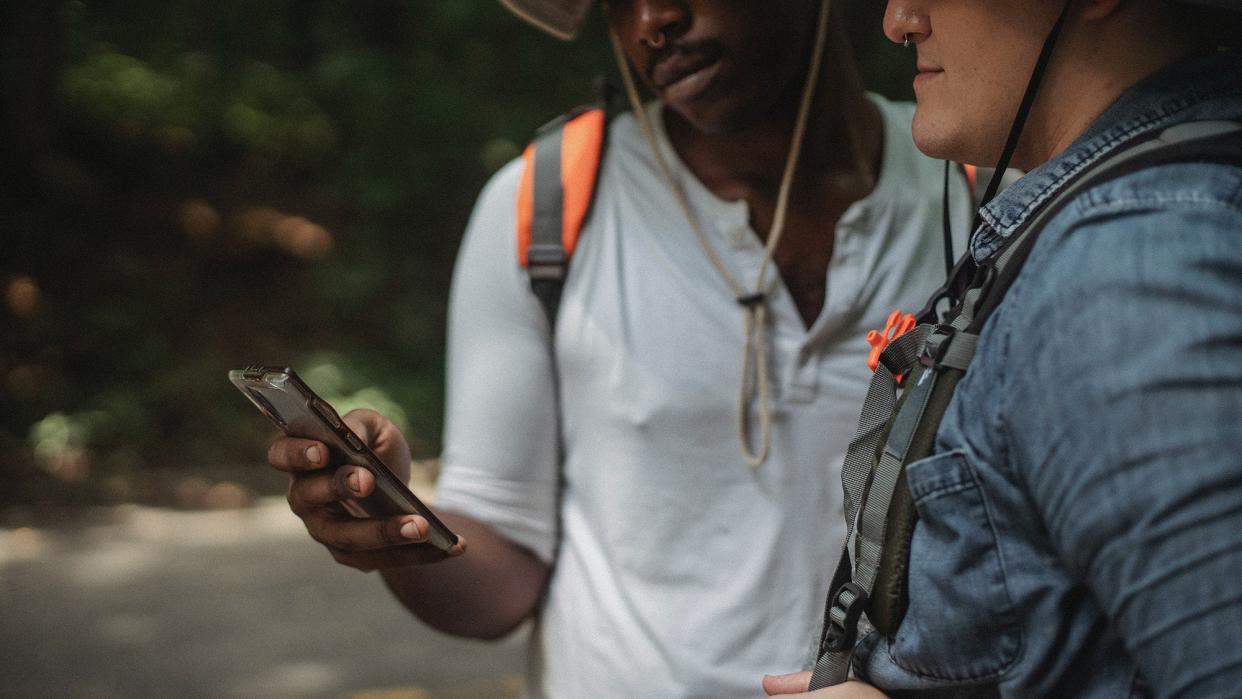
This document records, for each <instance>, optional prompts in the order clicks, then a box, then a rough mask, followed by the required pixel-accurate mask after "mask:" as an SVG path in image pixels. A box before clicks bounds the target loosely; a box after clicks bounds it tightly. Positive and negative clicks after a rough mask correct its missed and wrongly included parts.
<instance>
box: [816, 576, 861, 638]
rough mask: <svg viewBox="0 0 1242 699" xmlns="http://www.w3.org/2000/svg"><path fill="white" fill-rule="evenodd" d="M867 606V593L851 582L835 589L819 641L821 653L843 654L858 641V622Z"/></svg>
mask: <svg viewBox="0 0 1242 699" xmlns="http://www.w3.org/2000/svg"><path fill="white" fill-rule="evenodd" d="M866 606H867V591H866V590H864V589H863V588H862V587H861V586H860V585H859V584H858V583H856V582H854V581H853V580H851V581H849V582H847V583H845V584H844V585H842V586H841V587H839V588H837V592H836V594H834V595H833V596H832V602H831V605H830V606H829V609H828V615H827V616H828V623H827V624H825V625H824V633H823V637H822V638H821V639H820V649H821V651H822V652H821V655H822V653H823V652H829V653H843V652H845V651H847V650H849V649H850V648H853V647H854V642H855V641H856V640H858V620H859V619H860V618H862V613H863V609H865V608H866Z"/></svg>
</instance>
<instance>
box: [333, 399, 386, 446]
mask: <svg viewBox="0 0 1242 699" xmlns="http://www.w3.org/2000/svg"><path fill="white" fill-rule="evenodd" d="M341 419H342V420H343V421H344V422H345V424H346V425H347V426H348V427H349V429H351V430H353V431H354V434H356V435H358V437H359V438H360V439H362V441H363V442H364V443H366V444H367V445H369V446H371V445H374V444H375V441H376V440H377V439H378V438H379V433H380V430H382V429H383V427H384V422H385V420H384V416H383V415H380V414H379V413H377V412H375V411H374V410H368V409H366V408H357V409H355V410H351V411H349V412H348V413H345V417H343V418H341Z"/></svg>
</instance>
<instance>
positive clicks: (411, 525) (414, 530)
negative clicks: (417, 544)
mask: <svg viewBox="0 0 1242 699" xmlns="http://www.w3.org/2000/svg"><path fill="white" fill-rule="evenodd" d="M401 536H404V537H405V538H407V539H414V540H416V541H421V540H422V539H423V538H424V537H425V536H426V535H425V534H423V532H422V530H421V529H420V528H419V526H418V520H417V519H409V520H406V522H405V524H402V525H401Z"/></svg>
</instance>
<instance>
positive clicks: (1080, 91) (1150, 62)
mask: <svg viewBox="0 0 1242 699" xmlns="http://www.w3.org/2000/svg"><path fill="white" fill-rule="evenodd" d="M1143 20H1147V21H1148V22H1150V21H1151V18H1150V17H1139V16H1135V14H1134V13H1129V14H1126V13H1124V12H1121V13H1117V14H1114V15H1110V16H1109V17H1107V18H1104V19H1101V20H1096V21H1086V22H1080V23H1078V24H1077V25H1075V26H1074V27H1072V28H1070V27H1067V29H1066V33H1065V35H1064V36H1063V37H1062V44H1061V45H1059V46H1057V47H1056V49H1054V52H1053V57H1052V61H1051V64H1050V66H1049V69H1048V73H1047V74H1046V75H1045V78H1044V83H1043V85H1042V86H1041V87H1040V94H1039V96H1038V97H1037V98H1036V101H1035V106H1034V109H1033V111H1032V113H1031V116H1030V119H1029V120H1028V121H1027V124H1026V128H1025V129H1024V132H1023V135H1022V138H1021V140H1020V141H1019V143H1018V149H1017V150H1016V151H1015V152H1014V158H1013V163H1012V164H1013V167H1017V168H1019V169H1022V170H1030V169H1032V168H1034V167H1037V166H1038V165H1040V164H1042V163H1045V162H1047V161H1049V160H1051V159H1052V158H1054V157H1056V156H1057V155H1059V154H1060V153H1062V152H1064V151H1065V149H1067V148H1068V147H1069V146H1070V145H1071V144H1072V143H1073V142H1074V140H1075V139H1077V138H1078V137H1079V136H1081V135H1082V134H1083V132H1085V131H1086V130H1087V128H1088V127H1089V126H1091V124H1092V123H1093V122H1095V120H1096V119H1098V118H1100V116H1101V115H1103V114H1104V112H1105V111H1106V110H1107V109H1108V108H1109V107H1110V106H1112V104H1113V103H1114V102H1116V101H1117V98H1119V97H1120V96H1121V95H1122V93H1124V92H1125V91H1126V90H1128V89H1130V88H1131V87H1133V86H1134V85H1135V84H1137V83H1139V82H1141V81H1142V80H1143V79H1145V78H1147V77H1149V76H1151V75H1152V74H1153V73H1156V72H1158V71H1159V70H1161V69H1162V68H1165V67H1167V66H1170V65H1172V64H1174V63H1176V62H1178V61H1180V60H1182V59H1184V58H1187V57H1188V56H1190V55H1191V54H1193V53H1194V52H1195V51H1196V50H1198V48H1199V47H1197V46H1196V41H1195V40H1194V38H1193V37H1190V38H1188V40H1186V41H1179V40H1176V39H1177V38H1180V37H1176V38H1175V37H1160V34H1161V32H1158V31H1157V32H1153V31H1152V30H1151V26H1159V25H1153V24H1149V23H1148V22H1144V21H1143ZM1105 23H1107V24H1110V25H1112V26H1110V27H1103V26H1099V25H1101V24H1105ZM1100 37H1108V38H1107V40H1104V41H1102V40H1101V39H1100ZM1158 37H1159V38H1158ZM1136 46H1141V47H1142V50H1141V51H1137V50H1135V48H1134V47H1136Z"/></svg>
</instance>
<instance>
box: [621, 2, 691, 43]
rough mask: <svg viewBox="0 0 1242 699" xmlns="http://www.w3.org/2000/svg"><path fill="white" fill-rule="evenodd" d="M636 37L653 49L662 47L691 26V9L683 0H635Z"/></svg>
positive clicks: (633, 4)
mask: <svg viewBox="0 0 1242 699" xmlns="http://www.w3.org/2000/svg"><path fill="white" fill-rule="evenodd" d="M630 5H631V17H632V20H633V31H634V39H635V40H637V41H638V42H640V43H642V44H643V45H644V46H646V47H648V48H652V49H659V48H662V47H663V46H664V45H665V44H666V43H668V41H669V40H671V39H676V38H677V37H679V36H681V35H682V34H685V33H686V30H687V29H688V28H689V26H690V10H689V8H688V7H687V6H686V4H685V2H684V1H683V0H633V1H632V2H631V3H630Z"/></svg>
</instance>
